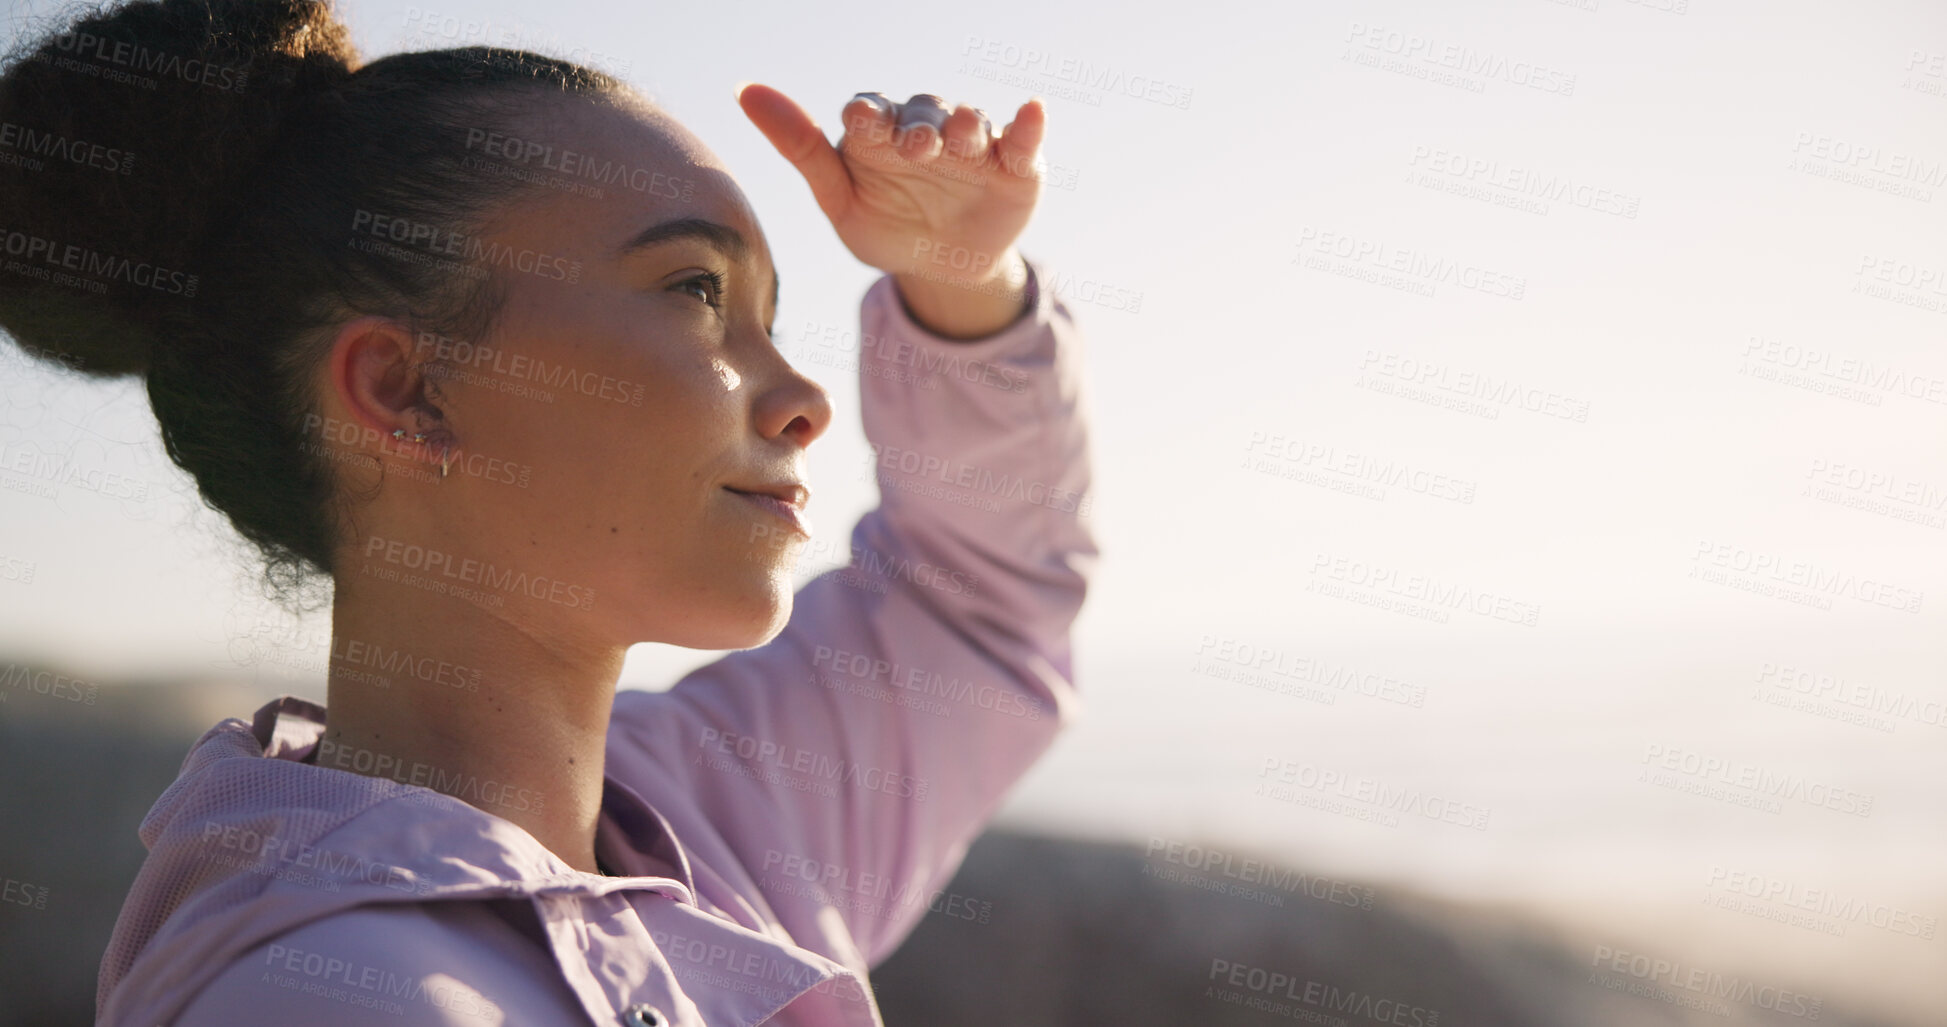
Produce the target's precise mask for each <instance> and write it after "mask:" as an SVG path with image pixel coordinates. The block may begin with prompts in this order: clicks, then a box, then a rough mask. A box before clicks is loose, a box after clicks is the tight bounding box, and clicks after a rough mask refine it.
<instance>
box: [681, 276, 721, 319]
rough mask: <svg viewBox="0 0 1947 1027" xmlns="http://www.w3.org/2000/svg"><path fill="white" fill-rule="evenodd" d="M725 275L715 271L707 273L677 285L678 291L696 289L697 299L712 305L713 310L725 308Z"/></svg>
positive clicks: (686, 279)
mask: <svg viewBox="0 0 1947 1027" xmlns="http://www.w3.org/2000/svg"><path fill="white" fill-rule="evenodd" d="M723 287H724V279H723V275H721V274H719V273H717V272H715V271H705V272H703V273H702V274H698V275H693V276H691V277H689V278H685V279H683V280H682V281H681V282H678V283H676V288H678V289H695V290H697V298H698V299H700V300H702V301H703V302H705V303H707V304H709V305H710V308H711V309H713V310H714V309H717V308H720V307H722V306H723Z"/></svg>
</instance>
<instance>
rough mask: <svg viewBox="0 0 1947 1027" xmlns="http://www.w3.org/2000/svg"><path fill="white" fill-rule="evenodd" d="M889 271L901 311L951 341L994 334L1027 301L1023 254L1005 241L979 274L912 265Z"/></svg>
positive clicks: (1027, 277) (1017, 314)
mask: <svg viewBox="0 0 1947 1027" xmlns="http://www.w3.org/2000/svg"><path fill="white" fill-rule="evenodd" d="M892 277H893V282H894V283H895V284H896V285H897V286H898V289H897V293H898V296H899V299H900V302H901V304H902V305H903V306H904V307H905V308H906V314H907V316H909V317H911V318H912V319H913V321H914V322H915V323H917V324H918V325H919V326H920V327H921V328H924V329H926V330H927V331H929V332H931V333H933V334H934V335H938V336H940V337H942V338H946V339H952V340H955V341H962V342H970V341H973V340H975V339H981V338H985V337H987V336H991V335H994V334H996V333H998V332H1000V331H1001V330H1002V329H1005V328H1006V327H1007V326H1009V325H1011V324H1013V323H1014V322H1015V321H1017V320H1019V319H1020V318H1021V316H1022V315H1023V314H1026V313H1027V311H1028V309H1029V307H1030V300H1031V296H1030V294H1029V284H1030V274H1029V271H1028V265H1027V260H1026V258H1024V257H1022V256H1021V254H1020V253H1019V252H1018V251H1017V250H1015V249H1014V248H1013V247H1011V246H1010V247H1008V249H1007V252H1006V253H1005V254H1004V255H1003V257H1002V259H1001V260H999V261H996V262H995V265H994V267H993V268H992V269H990V270H989V271H988V272H987V273H985V274H982V275H978V276H971V275H956V274H954V273H952V272H951V271H948V270H945V269H939V270H935V269H933V268H915V269H913V270H910V271H895V272H893V275H892Z"/></svg>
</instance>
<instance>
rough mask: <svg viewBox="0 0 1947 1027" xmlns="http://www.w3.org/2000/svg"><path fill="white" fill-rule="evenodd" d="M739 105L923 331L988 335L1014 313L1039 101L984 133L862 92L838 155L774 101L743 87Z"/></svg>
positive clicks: (795, 112)
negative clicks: (885, 276)
mask: <svg viewBox="0 0 1947 1027" xmlns="http://www.w3.org/2000/svg"><path fill="white" fill-rule="evenodd" d="M737 101H738V104H739V106H741V107H742V108H743V110H744V113H745V115H746V116H748V117H749V118H750V120H751V121H752V122H753V123H754V124H755V125H756V126H757V128H758V130H759V131H761V132H763V133H764V136H765V138H767V139H769V140H770V142H771V145H772V146H774V147H776V149H777V151H778V153H780V154H782V155H783V156H784V158H785V159H786V160H788V161H790V162H791V164H792V166H793V167H795V168H797V169H798V172H799V174H801V175H803V176H804V179H805V182H806V184H808V185H809V186H810V187H811V194H812V197H813V198H814V199H815V200H816V201H817V203H818V208H819V209H820V210H822V211H824V213H825V217H826V218H827V219H828V220H830V221H831V224H832V228H833V230H835V231H836V232H837V233H838V237H839V240H840V241H841V242H843V243H844V244H845V246H846V248H847V249H850V250H851V251H852V254H853V255H854V256H856V257H858V258H859V260H861V261H863V262H865V263H866V264H868V265H870V266H872V267H876V268H879V269H880V270H883V271H886V272H889V273H891V274H892V275H893V276H894V277H895V279H896V280H897V281H898V283H899V289H900V293H901V295H902V297H903V298H904V299H905V301H906V305H907V307H908V309H909V310H911V311H912V313H913V315H914V316H915V317H916V318H918V319H919V320H920V322H921V323H922V324H924V325H925V326H926V327H928V328H929V329H931V330H932V331H934V332H936V333H937V334H940V335H944V336H948V337H953V338H973V337H978V336H981V335H987V334H990V333H992V332H994V331H998V330H999V329H1000V328H1003V327H1005V326H1006V325H1007V324H1008V323H1010V322H1011V321H1013V320H1014V318H1015V317H1016V316H1017V315H1018V314H1019V313H1020V312H1021V306H1022V298H1023V288H1024V286H1025V284H1026V266H1025V264H1024V263H1023V262H1022V260H1021V257H1020V254H1019V253H1018V252H1017V251H1016V250H1015V248H1014V242H1015V240H1016V239H1017V238H1019V237H1020V234H1021V231H1022V229H1023V228H1025V227H1026V226H1027V223H1028V219H1029V217H1030V216H1032V215H1033V213H1034V206H1035V203H1036V201H1037V200H1038V199H1039V198H1040V194H1041V176H1040V173H1039V172H1038V171H1037V170H1036V167H1035V157H1036V154H1037V152H1038V151H1039V149H1040V146H1041V140H1042V137H1043V135H1044V133H1045V130H1046V127H1047V111H1046V108H1044V107H1043V106H1042V104H1041V101H1040V100H1039V99H1038V98H1036V99H1032V100H1029V101H1028V102H1027V103H1025V104H1022V105H1021V108H1020V110H1019V111H1018V112H1017V113H1016V114H1015V117H1014V121H1013V122H1012V123H1010V124H1008V125H1007V126H1005V128H1003V129H1002V131H1001V132H999V133H998V134H996V133H995V132H994V131H993V128H992V126H991V123H990V121H989V120H988V118H987V116H986V115H985V114H984V113H982V112H981V111H980V110H978V109H977V108H973V107H969V106H967V105H965V104H961V105H959V106H958V107H957V108H954V109H953V110H951V111H949V110H948V109H947V107H946V103H945V101H943V100H941V99H940V98H939V97H937V96H933V95H931V94H921V95H919V96H915V97H913V98H912V99H911V100H908V101H906V102H905V103H903V104H895V103H893V102H892V101H891V100H890V99H888V98H886V97H885V96H883V95H881V94H878V93H861V94H859V95H858V96H855V97H853V98H852V100H851V102H849V103H847V104H846V105H845V107H844V109H843V111H842V112H841V117H842V118H843V119H844V124H845V134H844V135H843V136H842V137H841V138H840V139H839V141H838V143H837V144H836V145H833V144H832V143H830V142H829V141H827V140H826V138H825V134H824V132H823V131H822V130H821V129H819V127H818V126H817V124H816V123H815V122H813V121H812V119H811V116H810V115H809V114H807V113H805V111H804V109H803V108H802V107H800V106H798V104H797V103H795V102H794V101H792V100H791V98H790V97H788V96H785V95H784V94H783V93H781V92H779V91H777V90H775V89H772V88H771V87H769V86H763V85H756V84H751V85H746V86H744V87H743V88H741V89H739V90H738V94H737Z"/></svg>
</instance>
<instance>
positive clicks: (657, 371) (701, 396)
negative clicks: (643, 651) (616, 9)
mask: <svg viewBox="0 0 1947 1027" xmlns="http://www.w3.org/2000/svg"><path fill="white" fill-rule="evenodd" d="M472 137H473V138H474V139H475V142H476V143H477V147H476V146H475V145H469V150H472V151H473V152H472V153H470V154H469V155H468V156H469V157H471V158H474V159H476V160H478V161H484V162H490V163H491V164H493V165H497V166H498V169H499V171H498V173H501V174H507V173H509V172H512V173H516V174H520V175H522V176H524V177H526V176H539V177H542V178H545V179H546V180H548V183H547V184H540V185H534V186H530V187H529V189H528V191H527V192H526V193H525V194H524V195H523V196H522V197H521V198H520V199H518V200H516V201H515V202H514V203H513V204H512V205H511V206H510V207H508V208H507V209H506V210H505V211H504V214H503V215H502V216H500V217H498V218H496V219H494V223H493V224H492V225H490V226H489V227H488V228H487V229H486V230H485V231H483V232H482V233H481V235H480V236H479V239H478V242H479V243H480V244H481V246H483V247H484V250H483V252H484V253H485V254H486V259H488V260H489V261H490V262H491V263H493V264H494V265H495V268H496V273H497V274H498V275H499V276H500V277H501V278H503V279H504V280H505V281H506V282H507V292H506V301H505V304H504V306H503V307H502V309H501V310H500V313H499V316H498V318H497V319H496V321H495V323H494V325H493V327H492V328H491V329H490V331H489V332H488V334H487V336H486V337H485V338H483V339H478V340H448V339H443V338H431V339H428V338H426V337H424V336H421V337H420V338H421V342H420V345H419V353H418V354H417V355H418V357H420V358H422V359H423V358H438V359H439V360H440V361H441V363H442V364H443V366H441V367H440V368H439V369H438V370H436V371H435V372H434V373H433V375H432V377H431V379H430V385H429V399H430V401H431V402H432V404H433V405H434V406H437V407H438V408H439V410H440V411H441V413H442V415H443V424H444V426H445V428H446V429H448V430H449V431H450V432H451V433H452V438H453V445H454V447H455V450H456V452H457V453H459V455H460V456H459V459H457V460H456V461H455V463H454V466H453V468H452V470H451V472H450V473H449V475H448V477H447V478H445V479H443V480H440V481H438V482H437V484H431V485H425V486H423V488H418V489H407V488H406V487H405V486H403V485H401V486H399V487H398V488H397V489H388V490H387V491H389V492H395V493H396V494H398V495H399V496H401V497H404V496H406V495H410V494H418V495H420V496H422V497H427V510H429V511H430V512H431V513H430V516H432V517H434V518H436V520H435V521H433V522H431V523H425V524H424V525H423V531H424V532H425V533H427V534H430V535H432V536H433V537H432V538H428V539H423V540H408V541H419V543H420V544H422V545H426V546H428V547H432V546H439V547H443V548H445V549H451V550H454V552H452V553H451V554H450V559H449V560H448V561H447V562H448V563H449V564H451V563H458V562H459V561H460V560H463V559H465V558H472V559H475V560H479V561H483V564H484V565H491V567H492V568H493V570H492V572H491V573H494V574H496V575H497V578H496V579H495V580H492V581H490V580H488V579H487V578H486V575H487V574H488V573H490V572H489V571H487V570H485V569H484V566H483V567H482V568H476V569H475V570H476V575H475V576H476V578H477V580H475V581H471V582H467V584H468V585H469V586H470V587H473V588H475V589H477V590H478V591H480V592H483V593H486V594H488V595H504V596H505V597H506V598H505V601H504V603H503V604H502V605H501V606H500V607H499V610H500V611H501V613H502V615H503V616H506V617H508V618H510V619H514V618H519V620H520V622H522V623H524V624H531V625H533V626H534V627H536V628H539V629H542V630H547V631H552V632H557V633H565V634H567V635H568V636H571V637H579V638H587V639H592V640H597V641H600V642H602V643H612V644H621V645H626V644H629V643H633V642H637V641H662V642H669V643H673V644H677V645H683V646H689V647H695V648H708V649H733V648H747V647H750V646H754V645H758V644H761V643H762V642H764V641H766V640H768V639H769V638H771V637H772V636H773V635H775V634H776V632H777V631H778V630H780V629H781V628H782V626H783V624H784V623H785V621H786V620H787V619H788V618H789V615H790V611H791V595H792V592H791V570H792V565H793V564H794V562H795V560H796V558H797V556H798V555H799V552H800V550H801V547H802V545H803V543H804V542H805V541H806V538H805V536H804V535H803V534H802V533H801V532H800V531H799V529H797V528H796V527H795V526H794V525H793V524H792V522H791V520H790V519H789V518H788V517H784V516H780V515H779V513H778V512H776V511H775V510H774V509H773V507H775V506H776V505H777V504H775V503H767V502H765V501H762V500H758V499H754V498H752V497H751V496H749V495H747V494H740V492H739V491H734V490H742V492H743V493H751V492H778V493H780V494H787V495H788V494H790V493H793V492H795V493H796V494H797V496H798V497H804V496H805V495H806V493H805V491H804V488H805V487H806V486H808V483H807V482H806V480H805V465H806V460H805V449H806V447H807V446H808V445H810V443H811V441H812V440H813V439H816V438H817V437H818V436H819V435H821V434H823V433H824V431H825V429H826V427H827V426H828V425H829V424H830V423H831V419H832V409H831V403H830V401H829V397H828V396H827V395H826V393H825V391H824V389H822V388H821V387H820V386H819V385H818V384H817V383H816V382H813V381H812V380H810V379H809V378H806V377H805V376H803V375H801V374H799V373H798V372H797V371H796V370H794V369H793V368H792V367H791V365H790V364H789V363H787V362H786V361H785V359H784V357H783V356H781V355H780V354H779V352H778V350H777V349H776V347H775V346H774V345H773V343H772V342H771V338H770V329H771V325H772V323H773V321H774V319H775V318H776V316H777V307H776V303H777V300H776V290H777V275H776V272H775V269H774V268H773V267H772V265H771V255H770V249H769V247H768V246H767V245H766V243H765V240H764V234H763V232H762V230H761V229H759V227H758V224H757V218H756V216H755V214H754V213H753V212H752V211H751V209H750V206H749V204H748V203H747V202H746V201H745V199H744V196H743V194H742V192H741V191H740V190H739V189H738V188H737V185H736V183H735V182H734V181H733V180H732V179H731V177H730V175H729V173H728V172H727V171H726V170H724V168H723V166H722V165H721V163H720V162H719V161H718V160H717V159H716V157H715V156H714V155H713V154H711V153H710V152H709V151H708V150H707V149H705V148H704V146H703V145H702V144H701V143H700V142H699V141H697V140H696V139H695V138H694V137H693V136H691V135H690V134H689V132H688V131H687V130H685V129H683V128H682V127H681V126H680V125H677V124H676V123H674V122H673V121H671V120H669V119H668V118H667V117H666V116H664V115H661V114H660V113H659V112H656V111H654V110H652V109H649V108H647V107H640V108H638V107H636V106H634V105H629V107H628V109H616V108H614V107H611V106H609V105H607V104H601V103H590V102H587V101H586V100H577V99H573V98H569V99H565V100H560V101H550V103H549V109H548V110H547V111H546V112H545V113H544V114H543V115H541V116H538V117H530V118H528V119H526V120H525V121H524V122H522V123H520V125H519V127H517V128H514V129H502V130H500V131H498V132H495V131H488V130H482V131H481V132H478V133H473V136H472ZM713 276H714V277H713ZM719 283H720V285H721V288H719ZM465 343H473V345H472V346H468V345H465ZM469 350H470V351H469ZM433 455H434V456H435V457H436V456H437V453H434V454H433ZM468 462H471V465H470V466H467V463H468ZM434 473H435V474H436V473H437V467H436V466H435V468H434ZM523 474H525V480H526V484H525V487H522V486H521V484H520V483H519V480H518V479H519V478H520V477H521V476H522V475H523ZM509 478H514V479H516V480H515V481H509V480H507V479H509ZM353 544H354V545H357V546H360V547H361V548H357V549H355V550H354V556H355V557H356V558H358V559H359V560H360V561H362V562H363V563H367V564H371V563H375V562H377V563H379V564H381V565H382V564H383V562H384V561H386V560H387V559H388V558H389V556H390V554H389V553H388V551H387V550H386V549H384V548H377V547H374V546H373V544H372V543H370V541H369V536H367V537H366V538H361V539H357V540H353ZM393 562H394V563H397V562H399V561H398V560H393ZM441 570H442V572H444V571H445V570H446V568H445V567H442V568H441ZM341 573H342V572H341ZM522 574H525V575H527V576H528V578H527V580H526V582H525V584H522V583H521V579H520V578H518V577H517V576H518V575H522ZM450 576H451V575H450V574H449V577H450ZM510 576H515V577H510ZM540 578H546V579H548V580H547V582H546V583H545V585H543V584H542V583H541V582H540V581H539V580H538V579H540ZM591 592H592V600H590V599H589V598H588V596H589V594H590V593H591ZM421 594H422V595H423V593H421ZM537 597H539V598H537ZM422 601H423V600H422Z"/></svg>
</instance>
